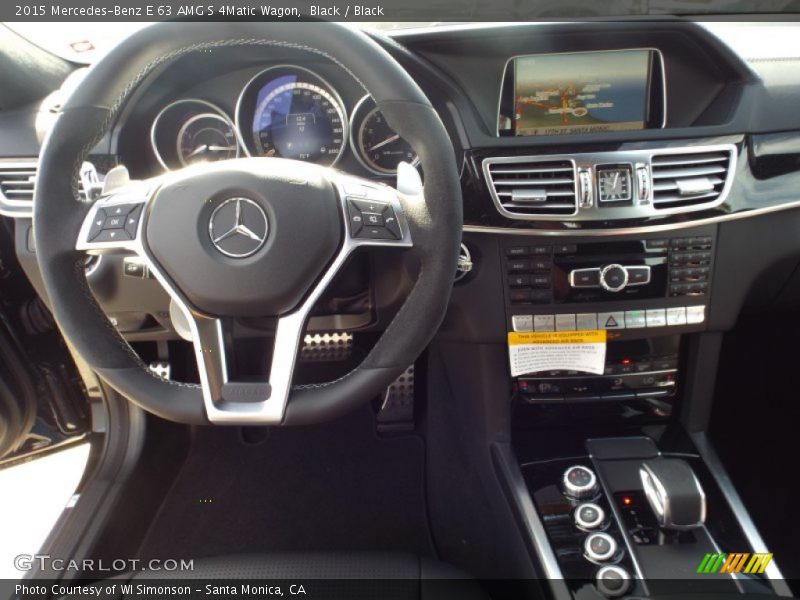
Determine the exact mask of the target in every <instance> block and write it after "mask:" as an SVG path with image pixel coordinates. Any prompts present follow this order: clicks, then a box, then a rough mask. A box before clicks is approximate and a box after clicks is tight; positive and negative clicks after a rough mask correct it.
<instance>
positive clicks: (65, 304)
mask: <svg viewBox="0 0 800 600" xmlns="http://www.w3.org/2000/svg"><path fill="white" fill-rule="evenodd" d="M305 42H308V44H306V43H305ZM245 45H246V46H262V47H264V48H265V50H268V49H269V48H271V47H282V48H293V49H297V50H301V51H305V52H309V53H311V54H314V55H317V56H322V57H325V58H327V59H328V60H331V61H333V62H334V63H336V64H338V65H339V66H340V67H342V68H343V69H345V70H346V71H347V72H349V73H350V75H351V76H352V77H353V78H354V79H355V80H356V81H357V82H358V83H359V84H361V85H362V87H364V89H365V90H366V91H367V92H369V93H370V94H371V95H372V96H373V98H374V99H375V101H376V104H377V105H378V107H379V108H380V110H381V111H382V112H383V114H384V116H385V118H386V120H387V122H388V123H389V125H390V126H391V127H392V128H393V129H394V130H395V131H396V132H397V133H398V134H399V135H401V136H402V137H403V138H405V139H406V140H407V141H408V142H409V143H410V144H411V145H412V146H413V147H414V149H415V151H416V152H417V153H418V155H419V157H420V162H421V165H422V168H423V169H424V172H425V187H424V197H425V202H424V203H421V202H417V203H409V204H404V206H403V209H404V211H405V217H406V219H407V221H408V227H409V230H410V232H411V236H412V238H413V242H414V244H413V248H411V249H409V250H408V251H409V252H411V253H413V254H414V255H415V257H416V258H417V259H418V261H419V264H420V270H419V276H418V278H417V281H416V283H415V284H414V287H413V289H412V291H411V292H410V294H409V295H408V297H407V298H406V300H405V302H404V304H403V306H402V307H401V309H400V310H399V312H398V313H397V315H396V316H395V317H394V319H393V320H392V322H391V323H390V324H389V326H388V327H387V329H386V330H385V331H384V333H383V335H382V336H381V338H380V339H379V340H378V342H377V343H376V344H375V346H374V347H373V349H372V350H371V352H370V353H369V354H368V356H367V357H366V358H365V360H364V361H363V362H362V363H361V365H359V366H358V367H357V368H355V369H354V370H353V371H351V372H350V373H348V374H347V375H345V376H344V377H342V378H340V379H338V380H336V381H334V382H330V383H326V384H321V385H315V386H305V387H295V388H293V389H292V391H291V394H290V396H289V401H288V403H287V405H286V407H285V413H284V415H283V419H282V422H281V424H283V425H301V424H310V423H316V422H323V421H327V420H331V419H334V418H337V417H338V416H341V415H343V414H345V413H347V412H349V411H350V410H352V409H353V408H355V407H356V406H358V405H360V404H362V403H364V402H366V401H368V400H369V399H370V398H372V397H374V396H375V395H376V394H377V393H378V392H380V391H381V390H382V389H384V388H385V387H386V386H387V385H388V384H389V383H391V382H392V381H393V380H394V379H395V378H396V377H397V376H398V375H400V374H401V373H402V372H403V370H404V369H406V368H407V367H408V365H410V364H412V363H413V361H414V360H415V359H416V358H417V356H419V354H420V353H421V352H422V351H423V350H424V348H425V347H426V346H427V344H428V343H429V342H430V340H431V338H432V337H433V335H434V333H435V332H436V330H437V329H438V327H439V325H440V324H441V321H442V319H443V318H444V313H445V310H446V306H447V302H448V300H449V296H450V290H451V288H452V282H453V274H454V272H455V268H456V262H457V256H458V249H459V244H460V241H461V229H462V222H463V217H462V204H461V192H460V184H459V175H458V169H457V166H456V161H455V156H454V153H453V148H452V145H451V142H450V139H449V137H448V135H447V132H446V130H445V127H444V125H443V123H442V122H441V119H440V118H439V116H438V114H437V113H436V111H435V110H434V109H433V107H432V106H431V104H430V102H429V101H428V99H427V98H426V96H425V94H424V93H423V92H422V90H421V89H420V88H419V86H417V84H416V83H415V82H414V80H413V79H412V78H411V77H410V76H409V75H408V73H406V71H405V70H404V69H403V68H402V67H401V66H400V65H399V64H398V63H397V62H396V61H395V60H394V59H393V58H392V57H391V56H390V55H389V54H388V53H387V52H386V51H385V50H384V49H383V48H381V47H380V46H379V45H378V44H377V43H375V41H373V40H372V39H371V38H370V37H368V36H367V35H365V34H364V33H362V32H360V31H357V30H354V29H351V28H347V27H344V26H340V25H337V24H333V23H297V24H285V23H281V24H278V23H226V24H218V23H158V24H155V25H152V26H150V27H148V28H146V29H143V30H141V31H139V32H137V33H136V34H134V35H133V36H131V37H129V38H127V39H126V40H124V41H123V42H121V43H120V44H119V45H118V46H117V47H116V48H115V49H114V50H112V51H111V52H110V53H109V54H107V55H106V56H105V57H104V58H103V59H101V60H100V61H99V62H98V63H97V64H95V65H94V66H93V67H92V68H91V69H90V71H89V73H88V74H87V76H86V78H85V79H84V80H83V82H82V83H81V85H80V86H79V87H78V88H77V89H76V90H75V92H74V93H73V95H72V96H71V97H70V99H69V100H68V102H67V103H66V104H65V105H64V107H63V108H62V110H61V112H60V114H59V116H58V118H57V120H56V123H55V125H54V127H53V129H52V131H51V132H50V135H49V137H48V139H47V141H46V142H45V144H44V147H43V149H42V152H41V155H40V162H39V171H38V179H37V184H36V189H35V199H34V237H35V242H36V247H37V260H38V263H39V268H40V270H41V273H42V278H43V280H44V284H45V289H46V291H47V294H48V296H49V300H50V303H51V306H52V309H53V313H54V316H55V318H56V320H57V322H58V324H59V327H60V329H61V331H62V333H63V334H64V336H65V337H66V338H67V340H68V341H69V342H70V343H71V344H72V346H73V347H74V348H75V350H76V351H77V353H78V354H80V355H81V357H82V358H83V359H84V360H85V361H86V362H87V364H88V365H89V366H90V367H91V368H92V369H93V370H95V371H96V372H97V373H98V374H99V375H100V377H102V378H103V379H104V380H105V381H106V382H107V383H108V384H110V385H111V386H112V387H113V388H114V389H116V390H117V391H119V392H120V393H121V394H123V395H124V396H126V397H127V398H129V399H130V400H131V401H133V402H134V403H136V404H137V405H139V406H141V407H142V408H144V409H145V410H147V411H149V412H152V413H154V414H156V415H159V416H161V417H163V418H166V419H169V420H173V421H177V422H182V423H189V424H208V423H209V420H208V417H207V414H206V411H205V409H204V404H203V400H202V392H201V390H200V388H199V386H197V385H194V384H184V383H178V382H174V381H168V380H165V379H162V378H160V377H158V376H155V375H154V374H152V373H151V372H150V371H149V369H148V368H147V367H146V366H145V365H144V364H143V363H142V362H141V360H140V359H139V358H138V356H137V355H136V353H135V352H134V351H133V350H132V349H131V347H130V346H129V345H128V344H127V342H126V341H125V340H124V339H123V338H122V336H121V335H120V334H119V332H118V331H117V330H116V329H115V328H114V327H113V326H112V324H111V323H110V321H109V319H108V317H107V316H106V315H105V313H104V312H103V311H102V309H101V308H100V306H99V305H98V303H97V301H96V300H95V298H94V296H93V295H92V293H91V291H90V289H89V286H88V284H87V281H86V277H85V273H84V269H83V258H84V254H83V252H81V251H78V250H76V248H75V240H76V239H77V236H78V232H79V231H80V230H81V227H82V224H83V222H84V219H85V218H86V215H87V214H88V212H89V210H90V207H91V204H89V203H87V202H86V201H84V200H82V199H81V197H80V196H79V194H78V189H77V188H78V186H77V181H78V180H77V173H78V169H79V166H80V165H81V163H82V162H83V161H84V160H85V158H86V156H87V155H88V153H89V152H90V150H91V149H92V148H93V147H94V146H95V145H96V144H97V142H98V141H99V140H100V139H102V137H103V136H104V135H105V134H106V133H107V132H108V130H109V128H110V127H111V126H112V125H113V124H114V122H115V121H116V119H117V117H118V116H119V113H120V111H121V109H122V108H123V107H124V105H125V103H126V101H127V100H128V99H129V97H130V95H131V93H132V92H133V91H134V90H135V89H136V88H137V87H138V85H139V84H140V83H141V82H142V81H144V80H145V78H146V77H147V76H148V75H149V74H151V73H152V72H153V71H154V70H155V69H157V68H159V67H161V66H162V65H165V64H167V63H168V62H170V61H172V60H174V59H176V58H178V57H180V56H183V55H185V54H187V53H190V52H194V51H199V50H207V49H213V48H220V47H231V46H245ZM265 160H269V159H265ZM401 201H402V197H401ZM276 351H277V349H276Z"/></svg>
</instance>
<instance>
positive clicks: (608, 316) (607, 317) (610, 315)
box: [597, 311, 625, 329]
mask: <svg viewBox="0 0 800 600" xmlns="http://www.w3.org/2000/svg"><path fill="white" fill-rule="evenodd" d="M597 327H598V328H599V329H625V313H624V312H622V311H619V312H607V313H597Z"/></svg>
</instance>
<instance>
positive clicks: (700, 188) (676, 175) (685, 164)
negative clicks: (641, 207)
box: [651, 150, 734, 210]
mask: <svg viewBox="0 0 800 600" xmlns="http://www.w3.org/2000/svg"><path fill="white" fill-rule="evenodd" d="M733 158H734V157H733V151H716V150H715V151H712V152H697V153H692V152H686V153H664V154H655V155H653V157H652V160H651V170H652V177H653V206H654V208H656V210H658V209H678V208H683V207H692V208H693V209H695V210H696V209H697V208H698V207H703V206H704V205H708V206H713V205H714V204H715V203H716V202H717V201H718V199H719V198H720V196H721V195H722V192H723V189H724V188H725V183H726V181H727V180H728V178H729V177H730V176H731V175H732V173H731V172H730V170H731V164H732V161H733Z"/></svg>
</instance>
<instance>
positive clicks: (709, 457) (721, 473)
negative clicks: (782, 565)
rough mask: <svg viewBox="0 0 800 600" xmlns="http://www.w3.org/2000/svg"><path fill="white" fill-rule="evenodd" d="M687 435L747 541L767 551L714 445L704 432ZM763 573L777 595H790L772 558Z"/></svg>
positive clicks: (755, 548)
mask: <svg viewBox="0 0 800 600" xmlns="http://www.w3.org/2000/svg"><path fill="white" fill-rule="evenodd" d="M689 437H691V438H692V441H693V442H694V445H695V447H696V448H697V451H698V452H699V453H700V458H702V459H703V462H705V463H706V466H708V470H709V471H710V472H711V475H712V477H714V481H716V482H717V485H718V486H719V489H720V490H721V491H722V495H723V496H724V497H725V500H726V501H727V502H728V506H730V508H731V511H732V512H733V515H734V517H736V521H737V522H738V523H739V527H741V528H742V531H743V532H744V535H745V537H746V538H747V541H749V542H750V545H751V546H752V547H753V551H754V552H759V553H760V552H769V551H768V550H767V545H766V544H765V543H764V538H762V537H761V534H760V533H759V532H758V529H756V525H755V523H754V522H753V519H752V518H751V517H750V514H749V513H748V512H747V508H745V506H744V503H743V502H742V499H741V497H740V496H739V493H738V492H737V491H736V488H735V487H734V485H733V482H732V481H731V479H730V477H729V476H728V472H727V471H726V470H725V467H724V465H723V464H722V461H721V460H720V458H719V456H718V455H717V452H716V450H714V447H713V446H712V445H711V442H710V441H709V439H708V436H706V434H705V432H702V431H696V432H693V433H690V434H689ZM765 574H766V576H767V578H768V579H769V581H770V584H771V585H772V589H773V590H775V593H776V594H777V595H778V596H785V597H792V592H791V590H790V589H789V586H788V585H787V584H786V580H785V579H784V577H783V575H782V574H781V571H780V569H779V568H778V565H777V563H776V562H775V559H774V558H773V560H771V561H770V563H769V565H768V566H767V570H766V571H765Z"/></svg>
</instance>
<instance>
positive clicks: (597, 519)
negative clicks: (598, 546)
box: [574, 502, 606, 529]
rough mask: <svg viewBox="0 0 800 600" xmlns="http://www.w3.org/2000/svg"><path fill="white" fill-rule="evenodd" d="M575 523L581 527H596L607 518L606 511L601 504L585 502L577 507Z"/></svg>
mask: <svg viewBox="0 0 800 600" xmlns="http://www.w3.org/2000/svg"><path fill="white" fill-rule="evenodd" d="M574 516H575V525H576V526H577V527H580V528H581V529H595V528H597V527H600V526H601V525H602V524H603V523H604V522H605V520H606V513H605V511H604V510H603V509H602V507H600V506H599V505H597V504H595V503H593V502H585V503H583V504H580V505H579V506H578V508H576V509H575V515H574Z"/></svg>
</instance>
